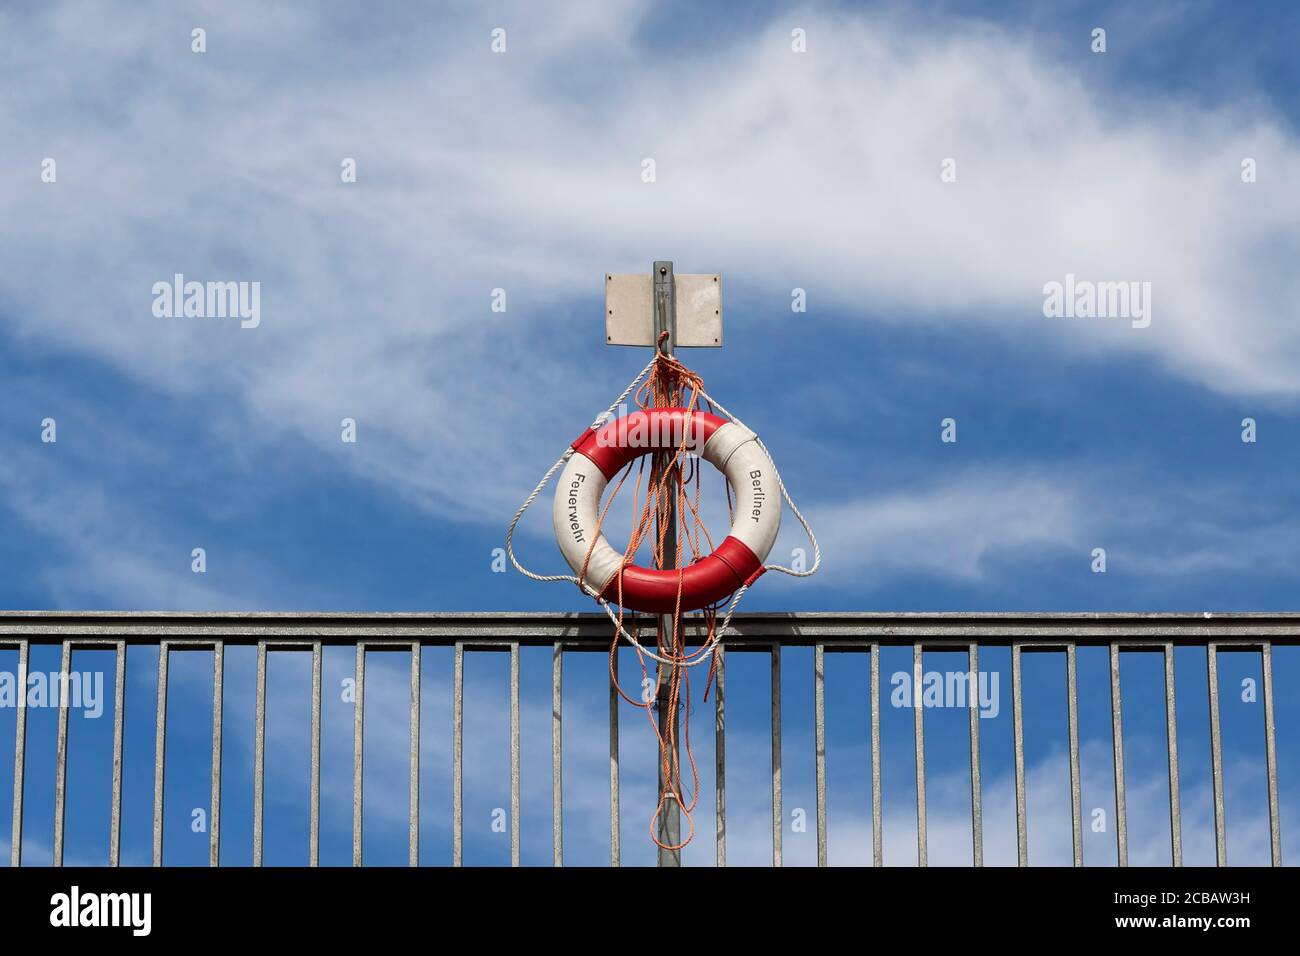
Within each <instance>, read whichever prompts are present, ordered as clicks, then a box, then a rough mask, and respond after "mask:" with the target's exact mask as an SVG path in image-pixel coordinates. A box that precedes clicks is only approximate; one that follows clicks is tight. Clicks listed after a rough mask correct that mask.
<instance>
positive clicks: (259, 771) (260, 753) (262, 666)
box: [253, 641, 360, 866]
mask: <svg viewBox="0 0 1300 956" xmlns="http://www.w3.org/2000/svg"><path fill="white" fill-rule="evenodd" d="M358 697H360V693H359V692H358ZM253 709H254V727H253V866H261V865H262V817H263V807H264V805H265V802H264V801H265V788H266V641H258V642H257V698H256V700H255V702H254V705H253Z"/></svg>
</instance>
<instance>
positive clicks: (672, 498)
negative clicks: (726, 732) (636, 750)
mask: <svg viewBox="0 0 1300 956" xmlns="http://www.w3.org/2000/svg"><path fill="white" fill-rule="evenodd" d="M652 275H653V276H654V280H653V281H654V319H655V326H654V328H655V335H654V340H655V342H656V347H657V348H659V349H660V350H661V351H662V352H663V353H664V354H665V355H672V354H673V347H674V345H676V340H677V298H676V296H675V295H674V294H673V293H674V291H675V290H674V280H673V264H672V263H671V262H668V261H658V262H656V263H655V264H654V270H653V272H652ZM664 332H667V333H668V337H667V339H665V340H664V341H663V342H662V343H659V338H660V336H661V335H663V333H664ZM654 457H655V466H654V469H653V470H652V472H651V475H652V478H651V482H652V484H653V483H654V481H656V480H657V479H658V475H659V474H661V473H662V470H663V469H664V468H666V467H667V466H668V464H669V462H670V461H671V460H672V454H671V453H670V452H657V453H656V454H655V456H654ZM665 489H666V492H667V495H668V509H667V514H666V515H664V516H663V522H664V527H656V529H655V531H656V533H659V534H660V535H661V540H663V541H664V542H665V545H664V549H663V561H662V563H661V564H660V565H659V566H660V568H662V569H665V570H666V569H671V568H674V567H676V565H677V562H676V556H677V487H676V481H675V479H673V478H672V477H671V476H670V477H669V479H668V483H667V485H665ZM660 514H661V515H662V514H663V512H660ZM660 628H661V629H662V631H663V633H664V634H665V635H667V636H668V639H669V640H671V639H672V635H673V634H675V633H677V632H678V631H679V629H680V628H679V622H678V621H676V620H674V618H673V615H671V614H664V615H662V616H661V617H660ZM684 637H685V636H684V635H683V639H684ZM677 650H678V649H677V648H674V651H677ZM677 669H678V665H676V664H674V665H672V667H671V669H668V668H665V667H664V666H662V665H660V666H659V667H658V668H656V670H655V673H656V675H657V677H658V681H659V686H658V688H657V690H656V695H655V697H656V704H657V706H658V709H659V736H660V737H662V738H664V739H665V740H666V739H667V737H668V729H669V728H668V723H669V721H668V717H669V708H670V706H671V701H670V694H669V691H670V688H671V687H672V684H673V680H674V678H676V677H677V676H678V675H677V674H676V673H675V671H676V670H677ZM665 670H668V673H665ZM680 726H681V724H680V722H679V723H678V724H677V727H678V731H677V733H678V735H680ZM674 743H675V746H674V749H675V750H677V753H676V754H670V755H669V759H670V760H672V759H674V758H679V756H680V753H681V751H680V749H679V748H680V741H679V740H676V739H675V740H674ZM655 762H656V763H657V764H658V765H659V792H660V793H663V792H664V788H665V786H667V785H668V783H669V781H668V780H667V777H666V774H665V773H664V766H663V762H662V761H661V760H660V759H659V755H658V754H656V755H655ZM681 829H682V825H681V812H680V807H678V805H677V802H676V801H675V800H670V801H668V803H667V804H666V805H665V806H664V809H663V813H661V814H660V815H659V842H660V843H661V844H664V845H665V846H676V845H677V844H679V843H680V842H681ZM659 865H660V866H681V865H682V851H681V850H667V849H664V847H663V846H661V847H660V848H659Z"/></svg>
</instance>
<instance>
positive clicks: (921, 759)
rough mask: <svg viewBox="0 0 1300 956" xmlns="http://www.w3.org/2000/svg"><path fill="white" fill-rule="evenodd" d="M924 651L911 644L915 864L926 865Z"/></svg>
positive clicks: (917, 643)
mask: <svg viewBox="0 0 1300 956" xmlns="http://www.w3.org/2000/svg"><path fill="white" fill-rule="evenodd" d="M923 656H924V651H923V650H922V649H921V644H920V642H919V641H918V642H916V643H914V644H913V645H912V727H913V738H914V742H915V744H916V865H917V866H926V865H927V857H928V856H929V853H928V848H927V846H926V843H927V841H926V832H925V830H926V828H925V823H926V819H925V708H924V707H923V706H922V703H923V702H922V699H921V687H922V681H923V679H924V677H925V674H924V662H923Z"/></svg>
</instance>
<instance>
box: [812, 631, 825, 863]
mask: <svg viewBox="0 0 1300 956" xmlns="http://www.w3.org/2000/svg"><path fill="white" fill-rule="evenodd" d="M813 701H814V709H815V711H816V715H815V717H814V721H813V724H814V730H813V734H814V737H815V739H814V741H813V744H814V749H815V751H816V761H817V763H816V775H817V865H818V866H826V863H827V861H826V647H825V645H823V644H821V643H820V642H819V643H818V644H817V647H816V649H815V650H814V651H813Z"/></svg>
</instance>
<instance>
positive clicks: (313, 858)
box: [307, 641, 323, 866]
mask: <svg viewBox="0 0 1300 956" xmlns="http://www.w3.org/2000/svg"><path fill="white" fill-rule="evenodd" d="M322 656H323V655H322V650H321V642H320V641H315V642H313V643H312V646H311V784H310V786H311V821H310V824H309V829H310V831H311V833H310V836H309V837H308V840H309V841H310V845H309V847H308V850H307V853H308V864H309V865H310V866H320V710H321V663H322V662H321V658H322Z"/></svg>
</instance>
